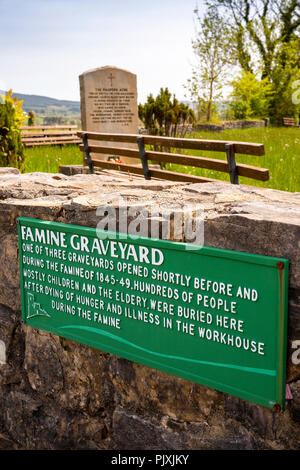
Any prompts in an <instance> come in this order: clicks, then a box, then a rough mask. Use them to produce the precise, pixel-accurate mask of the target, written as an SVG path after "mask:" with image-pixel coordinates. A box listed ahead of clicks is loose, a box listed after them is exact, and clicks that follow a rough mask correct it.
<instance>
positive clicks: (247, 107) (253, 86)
mask: <svg viewBox="0 0 300 470" xmlns="http://www.w3.org/2000/svg"><path fill="white" fill-rule="evenodd" d="M231 84H232V87H233V91H232V94H231V97H232V98H233V101H232V103H231V107H232V109H233V112H234V117H235V118H236V119H251V118H262V117H265V116H267V115H268V114H269V106H270V99H271V97H272V95H273V88H272V85H271V84H270V83H269V81H268V79H267V78H264V79H262V80H260V81H259V80H258V79H257V78H256V77H255V75H254V74H253V73H251V72H242V74H241V76H240V77H238V79H236V80H233V81H232V83H231Z"/></svg>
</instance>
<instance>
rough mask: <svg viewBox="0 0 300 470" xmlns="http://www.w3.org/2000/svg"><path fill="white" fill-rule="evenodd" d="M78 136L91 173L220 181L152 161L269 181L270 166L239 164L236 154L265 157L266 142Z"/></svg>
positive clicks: (234, 181)
mask: <svg viewBox="0 0 300 470" xmlns="http://www.w3.org/2000/svg"><path fill="white" fill-rule="evenodd" d="M77 135H78V137H80V138H81V139H82V144H81V145H80V148H81V150H83V152H84V162H85V163H87V164H88V165H89V167H90V170H91V172H93V169H94V167H98V168H104V169H113V170H118V171H121V172H129V173H132V174H137V175H142V176H144V177H145V179H151V178H152V177H153V178H159V179H167V180H172V181H186V182H188V181H189V182H208V181H217V180H215V179H212V178H206V177H200V176H196V175H187V174H184V173H177V172H174V171H167V170H163V169H160V170H158V169H153V168H149V165H148V162H149V161H151V162H159V163H176V164H179V165H184V166H192V167H198V168H206V169H209V170H215V171H220V172H224V173H229V175H230V181H231V183H232V184H238V177H239V176H244V177H247V178H252V179H256V180H259V181H267V180H268V179H269V170H268V169H266V168H259V167H255V166H251V165H245V164H242V163H237V162H236V159H235V155H236V154H237V153H238V154H244V155H255V156H263V155H264V154H265V150H264V145H263V144H258V143H251V142H235V141H222V140H200V139H180V138H173V137H158V136H151V135H140V134H104V133H96V132H85V131H80V132H77ZM91 141H92V143H91ZM97 141H99V142H100V143H101V142H105V145H101V144H100V145H95V142H97ZM107 142H113V143H114V142H118V143H121V144H124V143H128V144H131V145H132V144H136V148H129V147H128V148H126V147H125V148H124V147H118V146H115V145H112V146H106V145H107ZM146 145H148V146H149V145H150V146H153V147H154V149H155V150H152V149H150V150H148V149H146V147H145V146H146ZM158 147H160V150H158ZM170 148H175V149H186V150H203V151H212V152H225V154H226V157H227V159H226V160H219V159H212V158H206V157H198V156H193V155H183V154H179V153H171V152H169V151H166V150H169V149H170ZM101 154H102V155H110V156H115V157H120V158H121V159H122V157H127V158H128V157H129V158H134V159H137V158H139V159H140V160H141V163H142V166H139V165H136V164H133V165H132V164H127V163H122V162H121V163H118V162H112V161H107V160H104V159H102V160H101V159H97V158H96V156H97V155H101Z"/></svg>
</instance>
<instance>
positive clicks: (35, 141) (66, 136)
mask: <svg viewBox="0 0 300 470" xmlns="http://www.w3.org/2000/svg"><path fill="white" fill-rule="evenodd" d="M20 129H21V137H22V142H23V144H24V145H25V147H35V146H38V145H66V144H79V143H80V142H81V139H79V138H78V136H77V129H78V128H77V126H75V125H70V126H69V125H65V126H22V127H21V128H20Z"/></svg>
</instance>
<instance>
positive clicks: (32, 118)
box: [28, 111, 36, 126]
mask: <svg viewBox="0 0 300 470" xmlns="http://www.w3.org/2000/svg"><path fill="white" fill-rule="evenodd" d="M35 124H36V116H35V112H34V111H29V113H28V126H35Z"/></svg>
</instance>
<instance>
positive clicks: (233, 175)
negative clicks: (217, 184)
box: [225, 144, 239, 184]
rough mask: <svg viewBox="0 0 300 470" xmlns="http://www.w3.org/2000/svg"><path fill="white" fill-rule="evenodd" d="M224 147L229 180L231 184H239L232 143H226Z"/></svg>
mask: <svg viewBox="0 0 300 470" xmlns="http://www.w3.org/2000/svg"><path fill="white" fill-rule="evenodd" d="M225 149H226V156H227V162H228V167H229V174H230V182H231V184H239V175H238V170H237V167H236V161H235V151H234V145H233V144H226V145H225Z"/></svg>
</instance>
